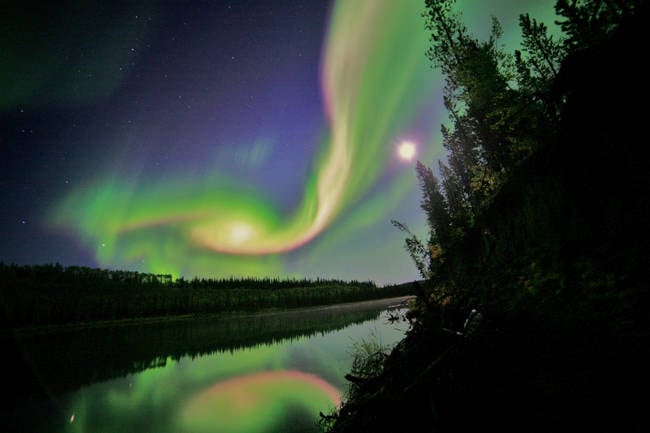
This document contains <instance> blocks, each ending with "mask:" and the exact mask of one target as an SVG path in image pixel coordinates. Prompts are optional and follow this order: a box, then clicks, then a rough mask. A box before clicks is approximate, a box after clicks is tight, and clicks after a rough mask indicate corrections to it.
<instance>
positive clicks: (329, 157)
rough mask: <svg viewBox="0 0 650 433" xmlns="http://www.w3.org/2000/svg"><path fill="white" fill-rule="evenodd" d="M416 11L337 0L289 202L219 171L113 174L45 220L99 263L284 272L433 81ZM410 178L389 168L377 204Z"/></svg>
mask: <svg viewBox="0 0 650 433" xmlns="http://www.w3.org/2000/svg"><path fill="white" fill-rule="evenodd" d="M421 12H422V4H421V1H419V0H409V1H400V2H395V1H392V0H364V1H354V2H349V1H347V2H344V1H340V2H337V3H336V4H335V7H334V8H333V10H332V15H331V17H330V24H329V29H328V33H327V43H326V45H325V49H324V51H323V55H322V56H323V57H322V59H323V62H322V71H321V72H322V91H323V96H324V100H325V110H326V113H327V116H328V123H329V133H328V137H327V138H326V139H325V140H324V142H323V143H322V146H321V150H320V152H319V155H317V158H316V162H315V165H314V169H313V172H312V174H311V176H310V179H309V181H308V182H307V183H306V186H305V188H304V193H303V196H302V199H301V201H300V203H299V204H298V206H297V207H296V208H295V209H294V210H293V211H292V212H291V213H289V214H285V213H283V212H280V211H279V210H278V209H277V207H276V206H275V205H274V203H272V202H271V201H270V200H269V199H267V198H266V197H263V196H262V195H261V194H260V193H259V192H257V191H256V190H255V189H254V188H252V187H250V186H245V185H243V184H241V182H237V181H236V180H232V179H230V178H227V177H226V176H224V175H221V174H213V175H209V176H205V177H204V178H203V179H197V178H196V177H194V178H192V179H187V178H185V179H182V178H181V179H179V178H172V179H170V178H168V179H167V180H165V181H161V182H159V183H158V184H157V185H155V186H148V187H144V186H142V185H140V184H139V183H138V182H137V181H129V179H124V178H123V177H122V178H120V177H119V174H115V175H114V176H108V177H104V178H102V179H98V180H96V181H95V182H94V183H93V184H92V185H88V186H86V187H84V188H80V189H77V190H76V191H73V192H72V193H71V194H69V195H68V196H67V197H66V198H65V199H64V200H62V201H61V203H59V205H58V206H57V207H56V208H55V210H54V211H53V212H52V213H51V215H50V217H49V221H48V222H49V223H50V224H52V225H54V226H56V227H62V228H65V229H67V230H70V231H72V232H73V233H75V234H77V235H78V236H79V237H80V239H81V241H82V243H83V244H84V245H86V246H87V247H90V248H93V249H94V250H95V257H96V260H97V261H98V262H99V264H101V265H103V266H109V265H111V266H112V265H116V264H119V265H122V264H127V265H128V264H134V263H137V262H138V261H141V263H146V265H145V267H146V270H147V271H149V272H162V273H171V274H175V275H179V274H184V273H190V274H195V275H196V274H199V273H202V272H205V271H206V270H208V269H209V270H210V273H212V274H214V273H215V271H216V273H217V274H221V275H224V274H226V271H227V273H228V274H230V275H237V274H238V273H241V274H242V275H246V276H251V275H253V276H262V275H264V276H269V275H279V274H283V273H284V272H285V271H284V270H283V262H282V260H281V257H280V253H285V252H288V251H290V250H293V249H296V248H298V247H300V246H303V245H305V244H307V243H309V242H310V241H311V240H313V239H314V238H315V237H316V236H318V235H319V234H320V233H321V232H322V231H323V230H324V229H325V228H326V227H328V226H329V225H330V224H331V223H332V222H333V221H334V220H335V219H336V218H337V217H339V216H340V215H341V214H342V213H343V212H344V211H349V210H351V209H350V208H351V207H352V205H353V204H357V203H358V202H362V201H363V200H364V199H365V200H366V201H368V200H370V201H373V197H368V195H369V193H370V191H371V189H372V187H373V185H375V184H376V182H377V181H378V179H379V178H380V176H381V174H382V172H383V171H384V170H385V168H386V167H387V166H388V164H389V163H390V162H391V160H392V159H394V152H393V149H394V145H395V142H396V141H397V140H398V139H399V137H400V134H403V133H404V132H405V129H406V128H407V127H408V126H409V122H410V121H412V117H413V115H414V113H416V112H417V109H418V108H419V106H420V103H421V102H423V100H424V99H425V98H424V97H425V95H427V94H428V93H429V92H427V91H426V90H427V89H428V87H427V86H429V84H423V83H431V85H432V84H433V83H432V81H433V80H431V76H430V75H429V76H427V74H431V70H430V69H427V68H423V67H422V64H423V63H424V53H425V51H426V44H427V38H426V35H425V33H424V29H423V23H422V19H421V15H420V14H421ZM423 86H424V87H423ZM412 174H413V173H411V172H410V171H409V173H408V175H410V177H413V176H412ZM401 176H402V177H405V176H407V174H406V173H402V175H401ZM412 186H413V183H412V182H406V181H404V180H401V182H400V179H398V180H396V181H395V180H394V183H393V186H392V188H393V190H395V191H392V193H388V194H385V193H384V194H385V195H386V196H388V197H392V199H391V200H389V201H390V202H392V203H388V204H386V203H385V204H384V205H383V211H384V213H385V210H386V206H387V205H388V206H391V205H392V206H395V205H397V203H398V202H399V200H400V198H401V197H402V196H403V194H405V193H406V192H407V191H408V189H407V188H410V187H412ZM374 201H375V202H377V198H374ZM373 207H374V206H373ZM366 213H367V211H366ZM364 218H366V219H367V215H366V216H364Z"/></svg>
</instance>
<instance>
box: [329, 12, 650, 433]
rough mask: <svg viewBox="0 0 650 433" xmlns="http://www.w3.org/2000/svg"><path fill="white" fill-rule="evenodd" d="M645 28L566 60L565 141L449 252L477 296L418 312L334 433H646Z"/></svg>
mask: <svg viewBox="0 0 650 433" xmlns="http://www.w3.org/2000/svg"><path fill="white" fill-rule="evenodd" d="M649 19H650V15H649V14H648V9H647V7H645V4H643V5H642V6H639V7H638V9H637V10H636V14H635V15H633V16H632V15H631V16H626V17H624V19H623V20H622V21H621V23H620V27H619V28H618V29H617V30H616V31H614V32H613V33H612V34H611V35H610V37H608V38H604V39H603V40H601V41H598V42H596V43H594V44H592V45H590V46H589V47H588V48H584V49H580V50H577V51H575V52H573V53H571V54H570V55H568V56H567V57H566V58H565V59H564V61H563V62H562V65H561V71H560V73H559V77H558V79H557V80H556V82H555V83H554V86H553V88H552V93H551V94H552V95H553V97H554V98H556V100H557V101H559V102H560V103H561V105H562V110H561V112H560V116H559V119H560V122H559V128H558V134H557V135H556V138H554V139H553V140H548V141H546V142H543V143H542V144H541V145H540V147H539V148H538V149H537V150H536V151H535V152H534V153H533V154H532V155H531V156H530V157H529V158H528V159H526V160H525V161H523V162H522V163H521V165H519V166H518V167H517V168H516V169H515V170H513V172H512V175H511V176H510V178H509V179H508V181H507V182H505V183H504V185H503V186H502V187H501V189H500V190H499V192H498V193H497V194H496V195H495V196H494V198H493V199H492V200H491V201H490V202H489V204H487V205H486V206H485V207H484V208H483V209H482V212H481V213H480V215H479V216H478V217H477V219H476V222H475V224H474V225H473V227H471V228H470V229H469V230H468V231H467V234H466V236H465V237H464V239H463V243H462V244H461V248H459V249H458V250H459V251H454V253H456V254H457V255H458V256H456V257H454V260H456V263H455V266H458V267H459V268H461V269H462V270H463V271H464V272H465V274H464V276H463V278H464V280H463V283H464V284H471V285H472V287H471V289H468V290H467V293H469V295H468V296H466V297H464V298H462V299H461V301H459V302H457V303H450V304H447V305H437V306H432V305H428V307H427V308H423V309H422V311H421V312H417V311H415V312H413V313H412V315H413V317H415V318H416V320H417V321H416V322H415V323H414V325H413V326H412V329H411V330H410V331H409V333H408V335H407V337H406V338H405V339H404V340H403V341H402V342H401V343H400V344H399V345H398V346H397V347H396V348H395V349H394V350H393V351H392V352H391V353H390V354H389V355H388V356H387V359H386V362H385V363H384V365H383V368H382V369H381V371H380V372H379V373H378V374H376V375H371V376H369V377H366V378H362V379H359V378H351V379H353V381H352V382H351V383H352V388H351V398H350V399H349V401H348V402H347V403H346V405H344V407H343V408H342V409H341V411H340V412H339V413H338V414H337V415H336V416H334V417H332V418H329V419H324V421H326V422H325V424H328V423H329V425H330V429H329V431H330V432H366V431H367V432H395V431H403V430H406V429H408V430H409V431H427V432H431V431H442V432H465V431H478V430H481V431H501V432H504V431H505V432H521V431H525V432H559V431H574V432H576V431H580V432H582V431H585V432H596V431H598V432H600V431H610V432H637V431H646V429H647V421H646V420H645V416H644V413H645V405H646V401H647V399H646V398H645V397H644V396H645V393H646V390H647V386H648V384H649V381H648V372H647V366H648V361H649V357H648V354H649V353H650V344H649V343H650V323H649V317H648V313H647V306H648V305H649V301H650V297H649V294H648V292H649V291H648V282H647V275H646V274H647V271H648V269H650V266H649V264H650V260H649V255H648V248H647V246H648V227H647V226H648V222H650V212H649V204H648V196H649V195H648V191H649V188H648V187H649V186H650V185H649V183H650V176H649V175H648V157H647V152H645V151H644V150H645V149H644V148H645V147H646V145H647V141H648V140H647V138H646V137H647V131H646V129H647V128H646V124H647V122H648V121H647V112H648V110H647V107H646V105H647V103H648V101H649V96H650V92H649V86H648V78H647V77H648V74H647V67H646V66H645V60H644V58H643V55H642V53H641V52H642V51H643V49H642V48H641V47H644V46H645V43H644V42H643V41H644V40H645V39H646V36H645V35H646V31H647V25H648V23H649V22H650V21H649ZM459 257H460V258H459ZM443 282H444V280H443ZM472 308H477V309H478V310H479V311H480V312H481V313H482V320H481V321H477V322H476V323H478V328H477V329H476V330H472V329H466V328H464V323H463V322H464V319H465V318H466V317H468V313H469V311H470V310H471V309H472ZM454 331H462V332H463V333H464V335H460V334H456V333H454Z"/></svg>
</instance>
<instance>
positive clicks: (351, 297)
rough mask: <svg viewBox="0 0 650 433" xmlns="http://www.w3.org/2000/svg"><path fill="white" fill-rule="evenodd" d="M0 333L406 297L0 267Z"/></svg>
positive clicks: (272, 281)
mask: <svg viewBox="0 0 650 433" xmlns="http://www.w3.org/2000/svg"><path fill="white" fill-rule="evenodd" d="M0 287H1V288H0V305H2V306H3V309H4V311H2V312H0V314H2V313H4V314H3V316H4V317H3V319H4V320H6V322H5V323H3V325H4V327H7V328H16V327H24V326H32V325H55V324H56V325H60V324H69V323H80V322H90V321H98V320H120V319H132V318H151V317H157V316H177V315H188V314H220V313H231V312H253V311H260V310H266V309H286V308H296V307H308V306H316V305H327V304H337V303H343V302H354V301H364V300H369V299H379V298H388V297H393V296H402V295H410V294H411V292H412V289H411V285H410V284H405V285H396V286H385V287H377V285H376V284H375V283H374V282H371V281H355V280H352V281H343V280H337V279H320V278H318V279H278V278H262V279H257V278H243V279H240V278H228V279H207V278H193V279H189V280H188V279H184V278H182V277H181V278H177V279H173V277H172V276H171V275H169V274H153V273H142V272H137V271H124V270H109V269H99V268H90V267H82V266H62V265H61V264H58V263H56V264H44V265H23V266H19V265H15V264H9V265H8V264H4V263H1V262H0Z"/></svg>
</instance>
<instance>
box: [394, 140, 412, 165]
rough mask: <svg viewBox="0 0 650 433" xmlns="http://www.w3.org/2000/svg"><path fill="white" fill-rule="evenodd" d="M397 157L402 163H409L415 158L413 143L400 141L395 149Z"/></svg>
mask: <svg viewBox="0 0 650 433" xmlns="http://www.w3.org/2000/svg"><path fill="white" fill-rule="evenodd" d="M397 152H398V154H399V157H400V158H401V159H403V160H404V161H410V160H412V159H413V157H414V156H415V143H413V142H412V141H402V142H401V143H400V144H399V147H398V148H397Z"/></svg>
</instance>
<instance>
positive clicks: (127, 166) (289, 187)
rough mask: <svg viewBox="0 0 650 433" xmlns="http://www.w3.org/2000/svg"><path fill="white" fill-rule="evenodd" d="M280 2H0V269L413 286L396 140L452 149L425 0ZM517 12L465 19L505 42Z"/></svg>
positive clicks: (409, 178) (405, 180)
mask: <svg viewBox="0 0 650 433" xmlns="http://www.w3.org/2000/svg"><path fill="white" fill-rule="evenodd" d="M269 3H271V2H259V1H253V0H246V1H231V2H226V1H215V2H211V3H210V4H209V5H206V4H204V3H194V2H179V3H173V2H144V1H143V2H133V3H129V4H120V5H113V6H108V5H105V6H103V7H102V8H100V9H92V8H89V7H88V6H85V5H84V3H83V2H80V3H78V4H74V3H73V4H71V5H70V6H68V8H67V9H66V8H63V7H61V8H56V7H53V10H47V8H45V10H43V11H35V12H34V11H26V10H21V9H20V8H19V7H16V11H13V10H11V8H8V9H7V10H8V11H9V13H5V14H3V19H6V18H7V17H8V16H10V15H12V14H15V16H16V17H19V18H21V19H23V21H25V22H20V23H19V22H18V21H19V20H14V21H13V22H12V26H11V27H10V29H11V30H12V32H11V33H10V34H11V35H12V37H11V38H9V39H8V41H7V42H3V43H6V44H7V49H6V50H3V52H6V53H9V55H8V56H6V58H5V59H4V62H5V63H6V67H4V68H3V70H4V71H5V72H3V79H2V84H1V85H2V86H3V88H2V90H3V92H2V93H3V95H5V96H4V98H3V100H2V101H0V120H2V130H1V131H0V133H1V134H2V135H0V140H1V141H0V143H1V144H2V146H3V153H5V152H4V149H5V148H6V149H7V151H6V157H5V158H3V174H2V176H3V177H2V179H1V182H0V187H1V188H2V189H1V190H0V192H1V193H2V196H3V201H4V202H5V203H9V206H6V207H5V209H4V210H3V213H2V230H3V231H2V236H3V240H5V241H4V242H3V245H2V250H0V260H3V261H7V262H18V263H25V262H27V263H33V262H56V261H58V262H61V263H64V264H82V265H89V266H99V267H104V268H119V269H136V270H141V271H147V272H156V273H172V274H174V275H175V276H185V277H194V276H209V277H230V276H254V277H265V276H280V277H285V276H307V277H319V276H322V277H335V278H344V279H360V280H374V281H376V282H377V283H390V282H402V281H405V280H412V279H415V278H417V272H416V269H415V267H414V266H413V265H412V264H411V263H410V262H409V258H408V256H407V254H405V253H404V252H403V246H402V234H401V233H400V232H398V231H396V230H394V229H393V228H392V226H391V224H390V220H391V219H397V220H400V221H403V222H405V223H407V224H409V225H410V226H411V227H412V228H414V229H415V231H416V232H421V231H422V230H423V227H424V221H423V218H422V215H421V211H420V209H419V192H418V190H417V182H416V177H415V173H414V170H413V167H414V161H408V160H401V159H400V158H399V157H398V156H397V147H398V145H399V144H400V143H401V142H402V141H404V140H408V141H410V142H413V143H415V144H416V155H415V158H417V159H420V160H422V161H423V162H425V163H429V164H432V163H433V161H434V160H435V159H437V158H440V157H441V156H442V155H441V149H440V145H439V134H438V131H439V127H440V123H441V122H443V121H444V113H443V111H442V109H441V105H442V101H441V94H440V78H439V76H438V75H437V73H436V72H435V71H433V70H432V69H431V67H430V64H429V62H428V60H427V59H426V56H425V52H426V49H427V46H428V41H427V34H426V32H425V30H424V26H423V19H422V17H421V13H422V11H423V7H424V6H423V5H424V2H423V1H420V0H408V1H399V2H398V1H393V0H355V1H353V2H351V1H343V0H340V1H336V2H323V1H305V0H303V1H299V0H294V1H280V2H272V3H273V5H271V4H269ZM470 3H471V2H468V1H466V2H459V7H461V9H463V8H465V7H467V6H468V5H469V4H470ZM506 3H507V2H504V1H493V2H481V7H480V8H474V9H471V8H468V9H467V10H468V14H467V16H468V19H469V20H470V23H469V24H472V22H476V23H477V24H476V25H478V23H479V19H480V20H481V21H483V22H482V23H481V25H482V26H484V27H487V26H489V24H490V23H489V19H486V18H485V17H484V15H485V14H490V13H495V14H499V16H500V18H502V19H504V30H505V32H506V33H505V39H506V41H507V40H513V39H514V37H516V33H515V32H516V16H517V14H518V13H520V12H523V11H525V10H528V11H530V12H531V13H535V12H536V10H535V9H532V10H531V8H530V7H529V8H528V9H523V8H524V7H525V6H526V5H525V4H524V5H521V6H520V7H521V8H522V9H521V10H513V9H512V8H508V7H507V4H506ZM531 4H543V5H544V7H545V9H542V8H541V6H536V7H537V9H539V10H545V11H550V10H552V4H553V2H549V1H536V2H531ZM490 6H491V7H492V8H494V10H491V9H490ZM479 12H480V15H481V16H480V18H479ZM39 13H40V14H41V15H39ZM34 14H35V15H36V18H34V17H32V15H34ZM504 14H505V16H504ZM47 17H51V18H52V19H51V20H50V19H47ZM57 20H58V22H54V21H57ZM509 38H510V39H509ZM8 83H11V85H9V84H8Z"/></svg>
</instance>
